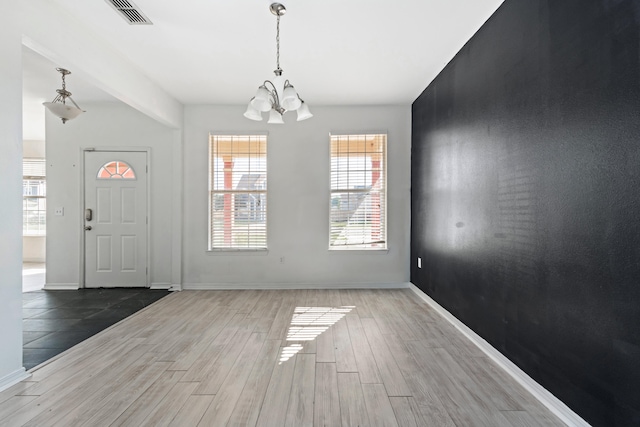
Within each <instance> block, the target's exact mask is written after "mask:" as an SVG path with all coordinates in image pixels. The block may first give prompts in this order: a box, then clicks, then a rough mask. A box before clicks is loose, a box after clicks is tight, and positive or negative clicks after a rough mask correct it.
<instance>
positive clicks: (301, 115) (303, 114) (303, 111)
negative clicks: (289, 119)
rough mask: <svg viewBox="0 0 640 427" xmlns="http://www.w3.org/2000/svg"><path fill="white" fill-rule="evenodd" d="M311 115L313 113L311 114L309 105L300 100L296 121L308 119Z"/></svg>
mask: <svg viewBox="0 0 640 427" xmlns="http://www.w3.org/2000/svg"><path fill="white" fill-rule="evenodd" d="M311 117H313V114H311V111H309V107H308V106H307V104H305V103H304V102H302V104H301V105H300V108H298V121H299V122H301V121H303V120H307V119H310V118H311Z"/></svg>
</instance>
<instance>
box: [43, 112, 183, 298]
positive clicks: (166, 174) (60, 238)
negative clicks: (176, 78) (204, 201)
mask: <svg viewBox="0 0 640 427" xmlns="http://www.w3.org/2000/svg"><path fill="white" fill-rule="evenodd" d="M82 107H83V108H84V109H85V110H87V112H86V113H85V114H82V115H81V116H79V117H78V118H76V119H74V120H72V121H69V122H67V123H66V124H64V125H63V124H62V122H61V121H60V119H58V118H56V117H54V116H53V115H52V114H51V113H49V112H47V117H46V135H47V139H46V140H47V144H46V147H47V152H46V154H47V272H46V285H45V289H47V288H49V289H53V288H74V287H78V285H79V284H81V283H82V280H81V277H80V265H81V264H80V263H81V261H82V258H81V254H80V238H81V233H82V231H81V230H82V227H83V225H84V224H83V221H82V218H81V212H82V206H81V205H80V203H81V197H80V196H81V195H80V180H81V176H80V169H81V168H80V165H81V160H82V152H81V148H87V147H94V148H105V147H150V149H151V158H150V161H149V164H150V188H151V205H150V232H151V233H150V238H151V253H150V254H151V258H150V263H149V271H150V277H151V285H152V286H155V287H169V286H171V284H172V275H173V273H174V272H173V271H172V265H173V259H172V257H173V256H174V254H173V252H174V250H173V246H174V245H178V246H179V245H180V240H179V239H180V237H179V233H174V232H173V229H174V227H173V224H174V222H173V215H174V213H173V212H174V200H175V199H176V198H179V197H178V196H176V195H175V194H174V192H173V191H172V188H174V176H176V175H177V176H178V177H179V175H180V171H176V170H174V156H175V153H174V152H175V149H176V148H175V146H176V144H177V145H178V146H179V144H180V132H179V131H177V130H174V129H170V128H168V127H166V126H164V125H162V124H160V123H158V122H156V121H154V120H152V119H150V118H149V117H147V116H145V115H143V114H142V113H140V112H138V111H136V110H134V109H133V108H131V107H129V106H126V105H124V104H121V103H102V104H86V105H83V106H82ZM178 181H179V178H178ZM176 191H177V189H176ZM57 207H63V208H64V216H54V215H53V212H54V209H55V208H57ZM176 234H177V235H176ZM179 255H180V254H179V251H178V254H177V256H179Z"/></svg>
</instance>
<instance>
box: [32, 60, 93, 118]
mask: <svg viewBox="0 0 640 427" xmlns="http://www.w3.org/2000/svg"><path fill="white" fill-rule="evenodd" d="M56 70H58V72H59V73H60V74H62V89H57V90H56V92H57V93H58V95H57V96H56V97H55V98H53V101H52V102H43V103H42V105H44V106H45V107H47V109H48V110H49V111H51V112H52V113H53V114H55V115H56V117H60V118H61V119H62V123H63V124H64V123H66V122H67V120H71V119H75V118H76V117H78V116H79V115H80V114H82V113H84V112H85V111H84V110H83V109H81V108H80V107H78V104H76V102H75V101H74V100H73V98H71V92H69V91H68V90H67V84H66V82H65V80H64V78H65V76H66V75H67V74H71V71H69V70H65V69H64V68H56ZM67 98H68V99H69V100H70V101H71V102H72V103H73V105H68V104H67Z"/></svg>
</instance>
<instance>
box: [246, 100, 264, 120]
mask: <svg viewBox="0 0 640 427" xmlns="http://www.w3.org/2000/svg"><path fill="white" fill-rule="evenodd" d="M244 116H245V117H246V118H247V119H251V120H255V121H257V122H259V121H260V120H262V114H260V111H258V110H256V109H255V108H253V105H251V104H249V105H248V106H247V111H245V112H244Z"/></svg>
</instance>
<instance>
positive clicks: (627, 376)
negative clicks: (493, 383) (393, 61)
mask: <svg viewBox="0 0 640 427" xmlns="http://www.w3.org/2000/svg"><path fill="white" fill-rule="evenodd" d="M639 41H640V1H637V0H547V1H544V0H506V1H505V3H504V4H503V5H502V6H501V7H500V8H499V9H498V11H497V12H496V13H495V14H494V16H492V17H491V18H490V19H489V21H487V23H486V24H485V25H484V26H483V27H482V28H481V29H480V30H479V31H478V33H477V34H476V35H475V36H474V37H473V38H472V39H471V40H470V41H469V42H468V43H467V44H466V45H465V47H464V48H463V49H462V50H461V51H460V52H459V53H458V54H457V55H456V57H455V58H454V59H453V60H452V61H451V63H449V65H448V66H447V67H446V68H445V69H444V70H443V71H442V73H441V74H440V75H439V76H438V77H437V78H436V79H435V80H434V81H433V82H432V83H431V85H429V87H428V88H427V89H426V90H425V91H424V92H423V93H422V94H421V95H420V96H419V97H418V98H417V99H416V101H415V102H414V104H413V124H412V126H413V134H412V160H411V167H412V190H411V191H412V226H411V281H412V282H413V283H414V284H415V285H416V286H418V287H419V288H420V289H421V290H423V291H424V292H425V293H427V294H428V295H430V296H431V297H432V298H433V299H434V300H436V301H437V302H438V303H439V304H441V305H442V306H444V307H445V308H446V309H447V310H449V311H450V312H451V313H452V314H454V315H455V316H456V317H457V318H458V319H460V320H461V321H463V322H464V323H465V324H466V325H468V326H469V327H470V328H471V329H473V330H474V331H475V332H476V333H478V334H479V335H480V336H482V337H483V338H485V339H486V340H487V341H488V342H489V343H490V344H491V345H493V346H494V347H495V348H497V349H498V350H500V351H501V352H502V353H503V354H504V355H506V356H507V357H508V358H509V359H511V360H512V361H513V362H514V363H516V364H517V365H518V366H519V367H520V368H521V369H523V370H524V371H525V372H526V373H527V374H529V375H530V376H531V377H532V378H533V379H535V380H536V381H537V382H539V383H540V384H541V385H542V386H544V387H545V388H546V389H547V390H549V391H550V392H552V393H553V394H554V395H555V396H557V397H558V398H560V399H561V400H562V401H563V402H565V403H566V404H567V405H568V406H569V407H570V408H572V409H573V410H574V411H575V412H577V413H578V414H579V415H581V416H582V417H583V418H584V419H586V420H587V421H588V422H590V423H591V424H592V425H595V426H632V425H635V426H638V425H640V63H639V58H640V42H639ZM419 54H420V55H428V54H429V52H419ZM417 257H421V258H422V268H421V269H418V268H417V262H416V258H417Z"/></svg>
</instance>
